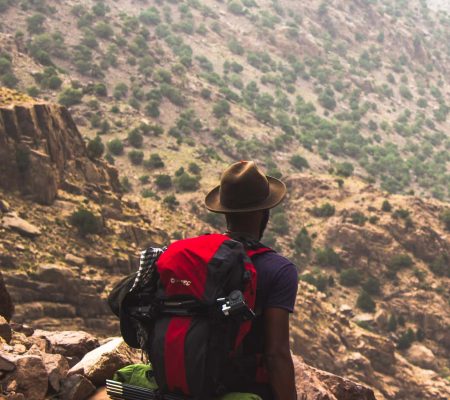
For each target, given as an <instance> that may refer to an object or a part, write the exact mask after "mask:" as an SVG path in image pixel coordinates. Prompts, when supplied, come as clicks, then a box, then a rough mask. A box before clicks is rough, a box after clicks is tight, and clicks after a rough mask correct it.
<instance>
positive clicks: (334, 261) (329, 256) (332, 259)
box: [316, 247, 342, 268]
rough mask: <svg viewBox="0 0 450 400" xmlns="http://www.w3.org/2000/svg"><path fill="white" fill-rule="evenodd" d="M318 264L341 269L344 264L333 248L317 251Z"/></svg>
mask: <svg viewBox="0 0 450 400" xmlns="http://www.w3.org/2000/svg"><path fill="white" fill-rule="evenodd" d="M316 262H317V264H319V265H320V266H322V267H335V268H339V267H340V266H341V264H342V262H341V258H340V257H339V254H337V253H336V252H335V251H334V249H333V248H331V247H325V248H323V249H317V250H316Z"/></svg>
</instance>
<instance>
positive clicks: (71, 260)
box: [64, 254, 85, 267]
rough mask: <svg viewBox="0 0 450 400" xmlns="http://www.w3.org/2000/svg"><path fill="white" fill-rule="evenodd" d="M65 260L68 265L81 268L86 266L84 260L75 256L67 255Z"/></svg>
mask: <svg viewBox="0 0 450 400" xmlns="http://www.w3.org/2000/svg"><path fill="white" fill-rule="evenodd" d="M64 260H65V261H66V262H67V264H70V265H74V266H76V267H81V266H83V265H84V264H85V261H84V258H81V257H77V256H74V255H73V254H66V256H65V257H64Z"/></svg>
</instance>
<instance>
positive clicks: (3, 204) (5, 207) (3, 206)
mask: <svg viewBox="0 0 450 400" xmlns="http://www.w3.org/2000/svg"><path fill="white" fill-rule="evenodd" d="M10 209H11V206H10V205H9V203H8V202H7V201H6V200H2V199H0V212H2V213H7V212H9V210H10Z"/></svg>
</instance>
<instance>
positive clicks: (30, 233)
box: [2, 214, 41, 238]
mask: <svg viewBox="0 0 450 400" xmlns="http://www.w3.org/2000/svg"><path fill="white" fill-rule="evenodd" d="M2 225H3V226H4V227H5V228H8V229H11V230H13V231H16V232H18V233H19V234H21V235H22V236H25V237H29V238H35V237H36V236H39V235H40V234H41V230H40V229H39V228H38V227H36V226H35V225H33V224H30V223H29V222H28V221H25V220H24V219H22V218H20V217H18V216H17V215H15V214H7V215H5V216H4V217H3V219H2Z"/></svg>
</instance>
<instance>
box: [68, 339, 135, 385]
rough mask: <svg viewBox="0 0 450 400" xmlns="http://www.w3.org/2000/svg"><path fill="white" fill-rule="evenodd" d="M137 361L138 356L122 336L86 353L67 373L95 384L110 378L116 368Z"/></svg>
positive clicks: (101, 383) (102, 382)
mask: <svg viewBox="0 0 450 400" xmlns="http://www.w3.org/2000/svg"><path fill="white" fill-rule="evenodd" d="M137 362H139V356H138V355H137V354H136V353H135V352H134V351H133V350H132V349H131V348H130V347H128V346H127V345H126V344H125V342H124V341H123V339H122V338H114V339H112V340H110V341H109V342H107V343H105V344H104V345H102V346H100V347H98V348H96V349H95V350H93V351H91V352H90V353H88V354H86V355H85V356H84V357H83V359H82V360H81V361H80V362H79V363H78V364H76V365H75V366H73V367H72V368H71V369H70V371H69V375H72V374H80V375H84V376H85V377H87V378H88V379H89V380H90V381H91V382H92V383H94V384H95V385H97V386H100V385H103V384H104V383H105V381H106V379H111V378H112V376H113V375H114V372H116V371H117V370H118V369H120V368H122V367H124V366H126V365H129V364H135V363H137Z"/></svg>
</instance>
